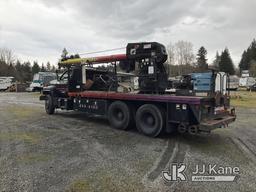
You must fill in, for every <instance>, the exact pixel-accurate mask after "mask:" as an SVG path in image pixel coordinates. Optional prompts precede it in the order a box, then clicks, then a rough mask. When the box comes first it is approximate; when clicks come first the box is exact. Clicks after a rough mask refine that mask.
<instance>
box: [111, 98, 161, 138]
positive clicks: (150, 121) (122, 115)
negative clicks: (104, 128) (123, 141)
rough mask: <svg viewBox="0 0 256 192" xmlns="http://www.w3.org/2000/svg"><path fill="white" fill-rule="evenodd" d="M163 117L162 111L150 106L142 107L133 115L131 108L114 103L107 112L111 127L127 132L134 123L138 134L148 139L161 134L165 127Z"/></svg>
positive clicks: (117, 102) (123, 104) (133, 111)
mask: <svg viewBox="0 0 256 192" xmlns="http://www.w3.org/2000/svg"><path fill="white" fill-rule="evenodd" d="M164 117H165V114H164V110H163V109H162V108H160V107H158V106H156V105H152V104H145V105H142V106H141V107H139V108H138V110H137V112H136V114H135V110H134V109H133V107H131V106H130V107H129V106H128V105H127V104H126V103H125V102H122V101H115V102H113V103H112V104H111V105H110V106H109V110H108V120H109V122H110V124H111V126H112V127H114V128H116V129H121V130H127V129H128V128H130V127H131V126H132V125H133V124H134V121H135V123H136V127H137V129H138V130H139V132H141V133H143V134H144V135H146V136H150V137H157V136H158V135H159V134H160V133H161V131H162V130H163V128H164V125H165V118H164Z"/></svg>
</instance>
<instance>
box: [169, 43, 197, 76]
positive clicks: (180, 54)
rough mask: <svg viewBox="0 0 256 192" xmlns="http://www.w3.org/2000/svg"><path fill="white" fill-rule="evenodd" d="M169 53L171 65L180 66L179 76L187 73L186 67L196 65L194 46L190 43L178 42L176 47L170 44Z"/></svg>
mask: <svg viewBox="0 0 256 192" xmlns="http://www.w3.org/2000/svg"><path fill="white" fill-rule="evenodd" d="M167 51H168V55H169V57H168V62H169V64H171V65H178V66H179V67H178V68H179V75H182V74H183V73H184V72H185V71H187V70H186V66H189V65H193V64H194V61H195V55H194V53H193V44H192V43H190V42H188V41H178V42H176V43H175V44H174V45H173V44H172V43H169V44H168V46H167ZM184 70H185V71H184Z"/></svg>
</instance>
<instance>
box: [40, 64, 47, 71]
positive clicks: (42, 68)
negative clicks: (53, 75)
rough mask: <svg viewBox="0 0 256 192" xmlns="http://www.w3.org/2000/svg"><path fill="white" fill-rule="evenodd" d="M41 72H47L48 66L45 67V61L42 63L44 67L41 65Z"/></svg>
mask: <svg viewBox="0 0 256 192" xmlns="http://www.w3.org/2000/svg"><path fill="white" fill-rule="evenodd" d="M40 71H41V72H46V68H45V66H44V63H42V67H41V70H40Z"/></svg>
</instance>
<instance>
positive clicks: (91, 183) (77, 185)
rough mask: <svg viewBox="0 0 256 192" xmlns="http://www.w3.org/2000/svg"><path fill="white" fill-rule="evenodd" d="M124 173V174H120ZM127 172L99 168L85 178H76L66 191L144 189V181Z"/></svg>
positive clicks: (114, 191) (112, 191)
mask: <svg viewBox="0 0 256 192" xmlns="http://www.w3.org/2000/svg"><path fill="white" fill-rule="evenodd" d="M120 174H122V175H120ZM124 174H125V173H123V172H121V173H116V174H115V171H114V170H111V171H107V170H105V171H104V170H99V171H97V172H96V173H95V174H94V175H92V176H90V177H88V178H85V179H78V180H74V181H73V182H72V183H71V184H70V185H69V186H68V189H67V190H66V192H84V191H86V192H87V191H100V192H101V191H111V192H126V191H134V192H136V191H138V192H141V191H144V186H143V185H142V183H140V182H139V181H137V180H136V178H134V177H132V176H128V175H127V176H126V177H125V175H124Z"/></svg>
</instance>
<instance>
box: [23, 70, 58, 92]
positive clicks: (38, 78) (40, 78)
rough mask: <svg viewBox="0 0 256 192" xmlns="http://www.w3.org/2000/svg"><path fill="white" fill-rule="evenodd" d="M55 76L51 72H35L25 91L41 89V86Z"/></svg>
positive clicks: (45, 84)
mask: <svg viewBox="0 0 256 192" xmlns="http://www.w3.org/2000/svg"><path fill="white" fill-rule="evenodd" d="M56 79H57V76H56V74H55V73H52V72H39V73H36V74H35V75H34V77H33V81H32V83H31V84H30V86H29V88H27V91H31V92H33V91H41V90H42V89H43V87H45V86H48V85H49V84H50V81H53V80H56Z"/></svg>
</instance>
